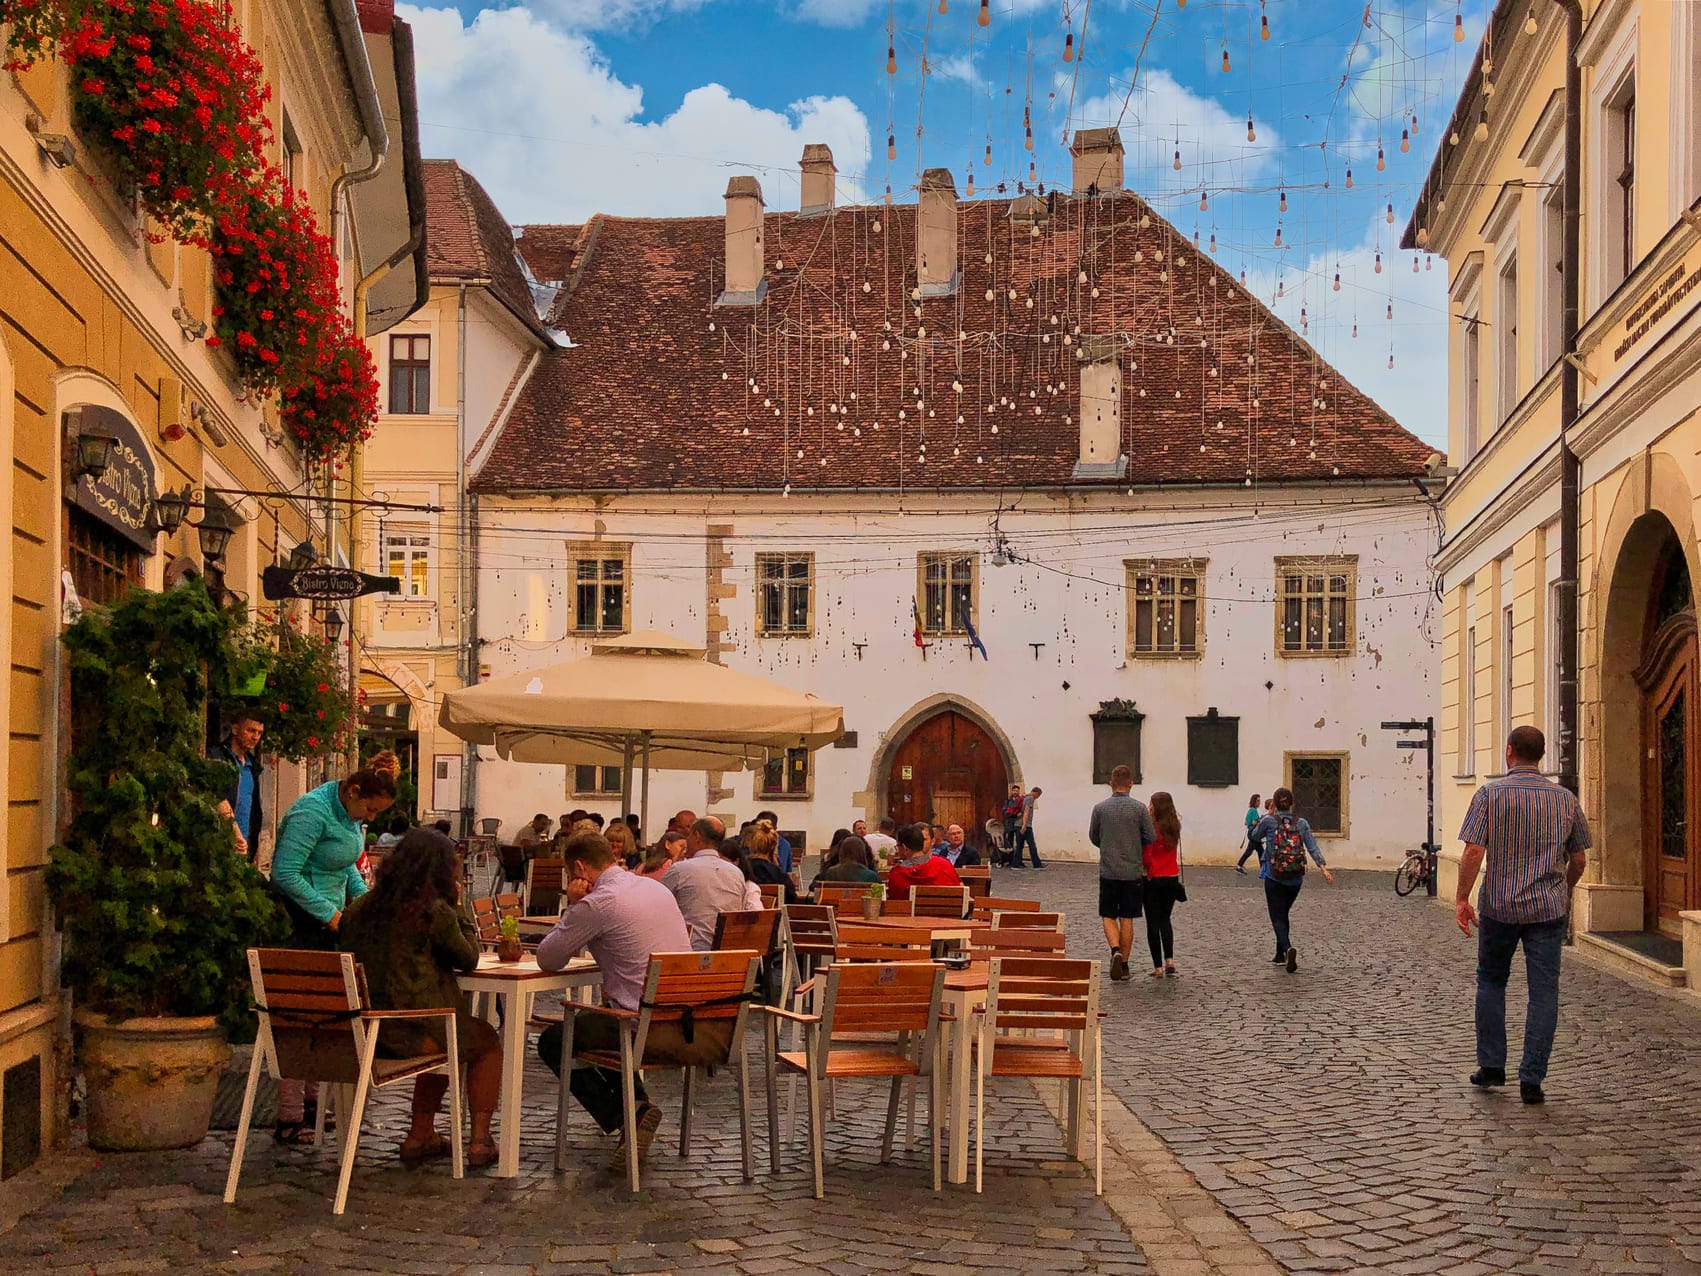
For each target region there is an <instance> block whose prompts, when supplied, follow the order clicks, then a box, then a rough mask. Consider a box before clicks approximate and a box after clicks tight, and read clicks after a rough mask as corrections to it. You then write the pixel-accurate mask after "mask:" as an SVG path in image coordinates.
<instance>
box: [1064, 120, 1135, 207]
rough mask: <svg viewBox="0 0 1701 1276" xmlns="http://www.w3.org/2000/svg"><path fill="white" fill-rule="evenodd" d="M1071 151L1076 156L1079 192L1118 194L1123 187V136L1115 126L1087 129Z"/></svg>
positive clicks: (1077, 137) (1079, 135) (1078, 134)
mask: <svg viewBox="0 0 1701 1276" xmlns="http://www.w3.org/2000/svg"><path fill="white" fill-rule="evenodd" d="M1069 153H1070V154H1071V155H1073V156H1074V157H1075V193H1076V194H1077V195H1085V194H1086V193H1087V192H1088V191H1089V190H1091V191H1092V192H1093V193H1094V194H1097V195H1114V194H1116V193H1117V192H1118V191H1120V190H1121V189H1122V135H1121V134H1120V133H1118V132H1117V131H1116V130H1115V129H1113V128H1084V129H1081V130H1080V131H1079V132H1077V133H1076V134H1075V140H1074V142H1073V143H1071V144H1070V147H1069Z"/></svg>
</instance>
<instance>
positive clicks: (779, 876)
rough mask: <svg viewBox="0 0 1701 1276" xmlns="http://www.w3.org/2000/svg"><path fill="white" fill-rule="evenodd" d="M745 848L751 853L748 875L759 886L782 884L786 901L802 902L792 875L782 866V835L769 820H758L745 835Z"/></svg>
mask: <svg viewBox="0 0 1701 1276" xmlns="http://www.w3.org/2000/svg"><path fill="white" fill-rule="evenodd" d="M744 849H745V850H746V851H747V852H749V854H750V867H749V868H748V869H747V870H746V876H748V877H749V879H750V880H751V881H753V882H755V883H756V884H757V885H758V886H780V887H783V888H784V890H783V892H782V894H783V895H784V899H785V902H786V903H788V904H800V903H802V902H803V900H802V897H800V896H799V895H798V893H797V886H796V884H794V883H793V882H792V880H791V875H790V874H789V873H787V872H786V871H785V870H784V869H783V868H781V867H780V835H779V833H778V832H776V831H775V829H774V826H773V825H772V824H770V823H768V821H767V820H758V821H757V822H756V823H755V824H753V825H751V826H750V828H749V830H748V831H747V832H746V833H745V835H744Z"/></svg>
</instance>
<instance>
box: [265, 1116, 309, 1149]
mask: <svg viewBox="0 0 1701 1276" xmlns="http://www.w3.org/2000/svg"><path fill="white" fill-rule="evenodd" d="M272 1139H273V1141H274V1142H277V1143H281V1144H282V1145H283V1146H285V1147H302V1148H306V1147H312V1146H313V1124H312V1122H310V1121H279V1122H278V1123H277V1125H276V1127H274V1128H273V1130H272Z"/></svg>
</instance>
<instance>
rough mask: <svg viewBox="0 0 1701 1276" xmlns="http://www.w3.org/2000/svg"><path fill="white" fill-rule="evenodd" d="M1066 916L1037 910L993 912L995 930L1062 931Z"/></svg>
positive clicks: (998, 910)
mask: <svg viewBox="0 0 1701 1276" xmlns="http://www.w3.org/2000/svg"><path fill="white" fill-rule="evenodd" d="M1063 922H1064V914H1062V913H1042V912H1039V911H1037V910H1035V909H1023V910H1014V909H1008V908H1000V909H996V910H994V911H993V914H992V929H993V930H1062V929H1063Z"/></svg>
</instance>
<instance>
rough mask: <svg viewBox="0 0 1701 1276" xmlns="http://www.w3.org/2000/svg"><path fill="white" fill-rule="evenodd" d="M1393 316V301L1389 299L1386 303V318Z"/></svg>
mask: <svg viewBox="0 0 1701 1276" xmlns="http://www.w3.org/2000/svg"><path fill="white" fill-rule="evenodd" d="M1393 317H1394V303H1393V302H1391V301H1390V302H1389V303H1388V318H1389V319H1393Z"/></svg>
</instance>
